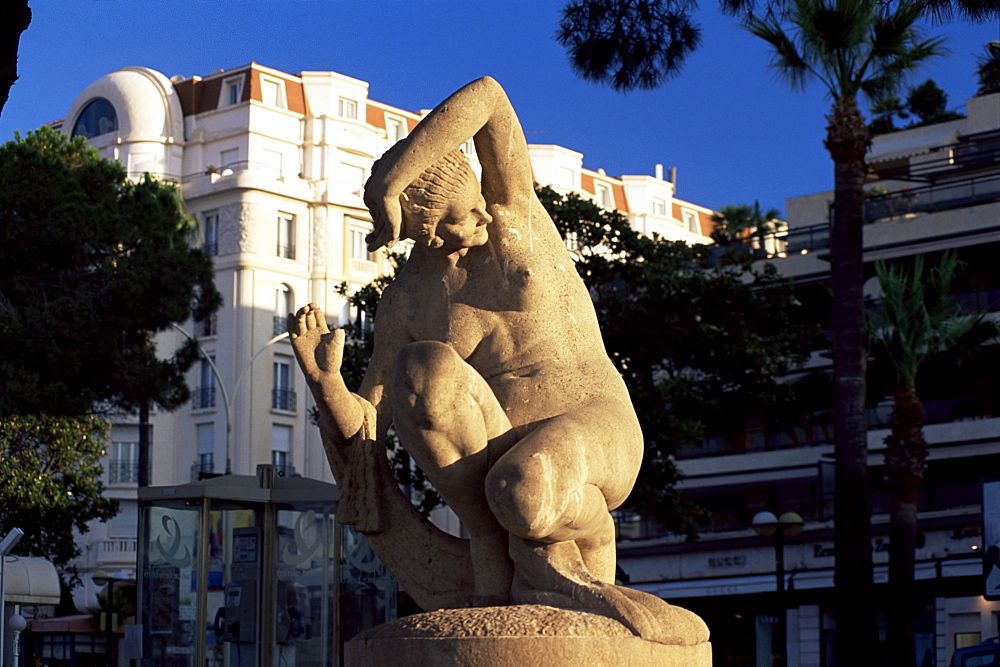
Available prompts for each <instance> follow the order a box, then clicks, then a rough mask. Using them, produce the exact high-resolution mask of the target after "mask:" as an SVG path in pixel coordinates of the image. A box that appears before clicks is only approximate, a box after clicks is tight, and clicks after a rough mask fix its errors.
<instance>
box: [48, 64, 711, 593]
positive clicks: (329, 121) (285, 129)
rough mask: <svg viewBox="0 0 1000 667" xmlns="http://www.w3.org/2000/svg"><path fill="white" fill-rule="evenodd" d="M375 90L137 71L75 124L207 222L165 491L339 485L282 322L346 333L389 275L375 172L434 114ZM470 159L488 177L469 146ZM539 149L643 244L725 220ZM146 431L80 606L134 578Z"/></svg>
mask: <svg viewBox="0 0 1000 667" xmlns="http://www.w3.org/2000/svg"><path fill="white" fill-rule="evenodd" d="M368 89H369V86H368V83H366V82H364V81H360V80H357V79H353V78H351V77H348V76H345V75H342V74H338V73H336V72H300V73H298V74H294V75H293V74H289V73H286V72H281V71H278V70H274V69H271V68H268V67H265V66H263V65H259V64H257V63H251V64H249V65H246V66H242V67H237V68H233V69H229V70H219V71H216V72H213V73H212V74H210V75H208V76H205V77H198V76H194V77H187V78H185V77H173V78H171V79H168V78H167V77H166V76H164V75H162V74H160V73H159V72H156V71H153V70H151V69H148V68H143V67H125V68H122V69H120V70H118V71H115V72H112V73H110V74H108V75H106V76H104V77H101V78H100V79H98V80H97V81H94V82H93V83H91V84H90V85H89V86H87V87H86V88H85V89H84V90H83V91H82V92H81V93H80V95H79V96H78V97H77V98H76V100H75V101H74V103H73V105H72V106H71V108H70V109H69V111H68V112H67V114H66V119H65V120H64V121H62V123H61V129H62V131H64V132H66V133H68V134H71V135H82V136H84V137H86V138H87V139H88V141H89V142H90V143H91V144H92V145H93V146H95V147H96V148H97V150H98V151H99V152H100V153H101V155H102V156H104V157H107V158H111V159H115V160H118V161H120V162H121V163H122V164H123V165H125V166H126V169H127V171H128V174H129V177H131V178H138V177H140V176H141V175H142V174H143V173H146V172H148V173H150V174H152V175H153V176H155V177H157V178H161V179H166V180H171V181H174V182H176V183H178V184H179V187H180V190H181V193H182V195H183V199H184V205H185V208H186V210H187V211H188V212H189V213H190V214H191V215H193V216H194V217H195V218H196V219H197V221H198V223H199V237H198V238H197V239H196V242H197V243H198V244H200V245H201V246H202V247H203V248H204V249H205V251H206V252H208V253H209V254H211V255H212V256H213V259H214V262H215V272H216V286H217V287H218V289H219V291H220V292H221V293H222V295H223V299H224V305H223V307H222V308H221V309H220V310H219V311H218V313H217V315H216V316H215V317H214V318H212V320H211V321H206V322H188V323H185V324H183V325H181V326H180V327H179V328H178V329H177V330H175V331H169V332H165V333H163V334H161V335H160V336H158V338H157V345H158V346H160V347H161V348H162V349H164V350H171V349H175V348H176V347H177V346H178V345H179V344H180V343H181V342H182V341H183V339H184V337H192V338H195V339H196V340H197V341H198V344H199V346H200V347H201V349H202V350H203V353H204V358H203V359H202V360H201V361H200V363H198V364H196V366H195V367H194V368H193V369H192V371H191V372H190V374H189V382H190V387H191V388H192V390H193V397H192V401H191V403H190V405H187V406H184V407H182V408H181V409H179V410H177V411H175V412H173V413H162V412H160V413H157V412H155V411H154V414H153V415H152V418H151V422H152V424H153V430H152V442H153V444H152V450H151V462H152V471H151V484H152V485H154V486H163V485H173V484H180V483H185V482H190V481H193V480H196V479H199V478H200V477H205V476H210V475H218V474H225V473H233V474H242V475H247V474H254V472H255V470H256V467H257V466H258V465H260V464H273V465H275V466H277V469H278V471H279V474H283V475H287V476H293V475H299V476H302V477H306V478H312V479H317V480H322V481H333V480H332V477H331V474H330V471H329V467H328V465H327V462H326V457H325V454H324V452H323V447H322V444H321V443H320V438H319V432H318V429H316V427H315V426H314V425H313V424H312V422H311V421H310V418H309V414H310V408H311V406H312V398H311V396H310V395H309V392H308V390H307V389H306V387H305V386H304V382H303V381H302V379H301V377H300V376H299V375H298V371H297V369H296V365H295V362H294V358H293V355H292V350H291V346H290V344H289V342H288V341H287V339H286V338H285V337H284V335H285V317H286V315H287V314H288V313H289V312H293V311H294V310H295V309H296V308H298V307H299V306H301V305H303V304H305V303H308V302H315V303H317V304H319V305H320V306H321V307H322V308H323V309H324V311H325V312H326V314H327V317H328V318H329V319H330V320H332V323H333V324H337V325H343V324H345V323H347V322H348V321H350V317H351V314H350V312H349V308H348V304H347V301H346V299H345V297H344V296H343V294H342V290H341V289H340V286H341V285H346V290H347V293H350V292H351V291H353V290H355V289H357V288H358V287H360V286H362V285H365V284H367V283H369V282H370V281H371V280H372V279H373V278H375V277H376V276H377V275H379V274H380V273H382V272H384V271H385V270H387V268H388V263H387V261H386V256H385V254H384V252H383V251H379V252H376V253H369V252H368V251H367V249H366V247H365V242H364V238H365V236H366V234H367V233H368V232H369V231H370V230H371V219H370V217H369V214H368V211H367V209H366V207H365V206H364V204H363V202H362V191H363V187H364V183H365V180H366V179H367V177H368V175H369V173H370V170H371V166H372V163H373V162H374V160H375V159H376V158H378V157H379V156H380V155H381V154H382V153H383V152H384V151H385V150H386V149H387V148H388V147H389V146H391V145H392V144H393V143H395V142H396V141H398V140H399V139H402V138H403V137H405V136H407V134H408V133H409V132H410V131H411V130H412V129H413V128H414V126H415V125H416V124H417V123H418V122H419V121H420V118H421V114H420V113H414V112H410V111H406V110H403V109H399V108H396V107H393V106H390V105H387V104H384V103H382V102H379V101H376V100H373V99H371V98H370V97H369V94H368V93H369V90H368ZM462 148H463V150H464V151H465V152H466V153H467V154H468V155H469V156H470V159H471V160H472V163H473V168H474V169H475V170H477V171H478V163H477V161H476V156H475V150H474V146H473V145H472V142H471V141H469V142H467V144H466V145H465V146H463V147H462ZM530 155H531V160H532V164H533V167H534V170H535V177H536V180H537V181H538V182H539V183H540V184H550V185H552V186H553V187H554V188H555V189H556V190H558V191H560V192H562V193H567V192H576V193H578V194H580V195H581V196H584V197H590V198H593V199H594V200H595V201H597V203H599V204H600V205H602V206H604V207H606V208H609V209H612V208H613V209H617V210H620V211H622V212H624V213H625V214H626V215H627V216H628V217H629V219H630V221H631V222H632V224H634V225H635V226H636V228H637V229H639V230H640V231H642V232H645V233H649V234H652V233H657V234H659V235H661V236H664V237H666V238H670V239H679V240H685V241H689V242H708V240H709V239H708V238H707V235H708V233H709V231H710V229H711V220H710V216H711V213H712V212H711V211H710V210H709V209H707V208H705V207H702V206H698V205H695V204H692V203H689V202H685V201H681V200H679V199H677V198H676V197H675V196H674V195H675V192H674V184H673V182H671V181H672V179H671V180H667V179H665V178H664V174H663V168H662V166H660V165H657V166H656V168H655V170H654V174H653V175H651V176H640V175H637V176H623V177H621V178H612V177H610V176H608V175H606V174H605V173H604V172H603V171H600V170H598V171H592V170H589V169H586V168H584V167H583V154H582V153H579V152H576V151H573V150H570V149H567V148H564V147H561V146H553V145H534V146H530ZM138 432H139V429H138V424H137V423H136V422H135V419H134V418H133V417H122V418H121V419H120V420H119V421H118V423H116V425H115V428H114V430H113V435H112V442H111V444H110V447H109V451H108V460H107V461H106V465H105V469H106V475H107V479H106V480H105V481H106V483H107V488H108V495H109V496H111V497H115V498H118V499H119V500H120V501H122V511H121V513H120V514H119V515H118V516H117V517H116V518H115V519H113V520H112V521H111V522H109V523H108V524H100V523H95V524H94V525H93V526H92V529H91V532H90V533H89V534H88V535H87V536H86V538H85V539H86V549H85V555H84V558H83V562H81V563H80V568H81V575H82V579H83V581H84V584H85V585H84V586H83V587H81V588H80V589H79V594H78V598H79V599H80V601H81V603H82V601H83V600H85V599H92V596H93V593H94V590H93V588H94V587H93V584H92V582H91V581H90V577H89V576H87V573H88V572H92V571H94V570H96V569H103V570H106V571H123V572H125V573H126V574H132V573H134V571H135V560H136V529H135V527H136V520H137V513H136V503H135V499H136V483H137V480H138V476H137V475H138V473H137V464H138V442H139V437H138Z"/></svg>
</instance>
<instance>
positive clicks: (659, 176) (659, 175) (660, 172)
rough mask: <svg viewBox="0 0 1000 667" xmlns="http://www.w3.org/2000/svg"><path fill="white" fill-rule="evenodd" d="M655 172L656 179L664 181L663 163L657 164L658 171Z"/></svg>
mask: <svg viewBox="0 0 1000 667" xmlns="http://www.w3.org/2000/svg"><path fill="white" fill-rule="evenodd" d="M654 173H655V174H656V180H658V181H662V180H663V165H662V164H657V165H656V171H655V172H654Z"/></svg>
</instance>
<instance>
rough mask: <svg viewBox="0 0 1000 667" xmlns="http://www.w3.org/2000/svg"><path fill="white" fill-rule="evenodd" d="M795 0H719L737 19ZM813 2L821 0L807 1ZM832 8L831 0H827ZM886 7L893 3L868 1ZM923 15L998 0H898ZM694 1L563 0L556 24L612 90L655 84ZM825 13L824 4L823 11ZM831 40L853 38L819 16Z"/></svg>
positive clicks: (692, 31) (971, 17) (579, 61)
mask: <svg viewBox="0 0 1000 667" xmlns="http://www.w3.org/2000/svg"><path fill="white" fill-rule="evenodd" d="M794 3H795V0H719V4H718V8H719V11H721V12H722V13H724V14H726V15H729V16H735V17H738V18H740V19H741V20H748V19H750V20H756V19H760V18H761V17H765V18H768V17H776V16H780V15H782V14H784V13H785V12H787V11H788V10H789V9H791V8H792V7H793V5H794ZM813 4H816V5H817V6H819V5H820V4H821V3H813ZM827 4H828V7H831V6H832V5H833V4H834V3H827ZM875 4H879V5H881V6H884V7H888V6H889V5H890V4H892V3H881V2H879V3H875ZM896 4H898V5H908V6H910V7H912V8H918V9H919V11H921V12H922V13H923V14H924V15H925V16H926V17H927V18H928V19H930V20H932V21H937V22H944V21H948V20H951V19H953V18H959V19H963V20H968V21H976V22H981V21H986V20H989V19H993V18H997V17H1000V0H929V1H927V2H920V3H917V2H897V3H896ZM698 8H699V7H698V2H697V0H568V2H566V4H565V5H564V6H563V10H562V16H561V18H560V21H559V25H558V28H557V30H556V39H557V41H558V42H559V43H560V44H562V46H564V47H565V48H566V51H567V53H568V55H569V59H570V64H571V66H572V67H573V69H574V71H576V72H577V74H579V75H580V76H581V77H582V78H584V79H585V80H587V81H592V82H595V83H602V84H606V85H608V86H610V87H611V88H612V89H613V90H616V91H618V92H627V91H629V90H636V89H651V88H657V87H659V86H661V85H663V84H664V83H666V81H668V80H669V79H671V78H672V77H674V76H677V75H678V74H679V73H680V70H681V69H682V67H683V66H684V63H685V61H686V59H687V57H688V56H689V55H690V54H691V53H692V52H694V51H695V50H696V49H697V48H698V46H699V45H700V43H701V29H700V28H699V26H698V24H697V23H696V22H695V20H694V14H695V12H696V11H697V10H698ZM823 11H824V12H826V10H825V9H824V10H823ZM818 18H819V19H820V20H821V21H822V23H823V24H824V25H825V26H826V32H827V33H828V36H829V37H831V38H833V39H842V38H843V39H851V38H856V34H855V35H852V33H851V31H850V24H845V23H842V22H840V18H841V17H838V16H837V15H836V14H835V13H833V12H830V13H824V14H823V15H821V16H819V17H818Z"/></svg>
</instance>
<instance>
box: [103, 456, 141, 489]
mask: <svg viewBox="0 0 1000 667" xmlns="http://www.w3.org/2000/svg"><path fill="white" fill-rule="evenodd" d="M138 483H139V462H138V461H118V460H112V461H111V462H110V463H108V484H138Z"/></svg>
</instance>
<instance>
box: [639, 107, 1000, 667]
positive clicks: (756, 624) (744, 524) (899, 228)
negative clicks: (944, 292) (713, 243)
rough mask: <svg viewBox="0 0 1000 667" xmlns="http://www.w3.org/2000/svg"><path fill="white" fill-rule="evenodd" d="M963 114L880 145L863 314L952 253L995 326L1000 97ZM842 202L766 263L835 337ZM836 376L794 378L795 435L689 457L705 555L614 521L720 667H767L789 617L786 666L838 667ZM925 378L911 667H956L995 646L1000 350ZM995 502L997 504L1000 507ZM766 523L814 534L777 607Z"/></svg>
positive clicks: (876, 527) (806, 200)
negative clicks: (986, 577)
mask: <svg viewBox="0 0 1000 667" xmlns="http://www.w3.org/2000/svg"><path fill="white" fill-rule="evenodd" d="M966 108H967V114H968V117H967V118H965V119H961V120H954V121H949V122H945V123H940V124H935V125H929V126H926V127H917V128H912V129H907V130H903V131H898V132H893V133H890V134H886V135H883V136H879V137H876V138H875V141H874V145H873V146H872V148H871V151H870V154H869V156H868V164H869V167H870V170H871V178H870V179H869V183H868V184H867V185H866V188H867V190H868V197H867V198H866V214H865V215H866V225H865V228H864V248H865V251H864V259H865V271H866V278H867V282H866V283H865V293H866V295H867V296H868V297H869V298H872V299H874V298H876V297H877V295H878V293H879V289H878V280H877V278H876V277H875V272H874V262H875V261H876V260H878V259H884V260H886V261H887V262H890V263H893V262H896V263H903V264H906V263H908V262H912V259H913V258H914V257H915V256H917V255H921V254H927V255H929V256H930V257H931V258H932V259H931V260H929V261H933V257H934V256H940V254H941V253H942V252H944V251H946V250H954V251H955V252H956V253H957V254H958V256H959V259H960V261H962V262H964V273H963V278H962V280H961V283H960V284H959V285H958V286H957V292H956V294H955V296H956V298H957V299H958V300H959V301H960V302H961V303H962V304H963V305H965V306H966V307H968V308H970V309H977V310H988V311H990V312H993V313H995V312H996V311H997V310H1000V270H998V265H997V262H996V260H995V257H996V253H997V251H998V250H1000V93H993V94H987V95H980V96H977V97H974V98H972V99H970V100H968V103H967V106H966ZM832 198H833V194H832V192H822V193H815V194H811V195H807V196H802V197H795V198H792V199H790V200H788V202H787V218H788V225H789V229H788V232H787V235H782V236H779V237H777V238H775V239H769V241H768V244H765V245H767V247H770V248H773V249H775V250H776V252H774V253H773V256H772V257H771V258H770V260H769V261H772V262H774V263H775V264H776V265H777V267H778V269H779V271H781V273H783V274H784V275H785V276H787V277H789V278H791V279H792V280H793V281H794V282H795V283H796V285H797V289H798V291H799V296H800V300H801V301H802V302H803V303H805V304H806V305H807V307H808V308H810V312H813V313H815V315H816V317H817V319H818V320H819V321H820V322H824V323H825V324H827V325H828V323H829V314H828V313H829V304H830V291H829V249H828V239H829V219H830V204H831V201H832ZM829 370H830V359H829V356H828V354H825V353H824V351H821V350H820V351H817V353H816V354H814V355H813V359H812V361H811V362H810V364H809V365H808V367H807V368H806V369H804V370H803V373H802V374H801V377H800V378H798V379H803V378H806V377H808V378H810V380H809V382H804V383H802V384H800V385H799V389H798V392H799V397H800V400H801V402H802V410H801V411H800V413H799V414H797V415H795V416H794V417H790V416H789V415H788V414H785V415H781V416H778V415H765V414H753V415H748V416H747V418H746V420H745V427H744V428H743V429H742V430H741V431H740V432H737V433H715V434H713V435H712V437H710V438H708V439H706V441H705V442H704V444H703V446H702V447H701V449H700V450H698V451H690V452H683V453H681V454H679V455H678V458H679V459H680V460H679V461H678V463H679V466H680V468H681V470H682V471H683V473H684V474H685V475H686V479H684V480H683V482H682V486H683V487H684V488H685V489H686V490H687V492H688V493H689V494H690V495H691V496H692V497H693V498H694V499H696V500H698V501H699V502H700V503H702V504H703V505H704V506H705V507H707V508H708V509H709V510H711V511H712V519H711V523H710V525H709V526H708V527H707V530H706V531H705V532H704V534H703V535H702V536H701V538H700V539H699V540H698V541H697V542H695V543H685V542H684V541H683V540H682V539H679V538H673V537H656V536H654V535H652V534H650V532H649V531H648V530H646V529H645V528H644V526H643V524H642V522H641V521H640V520H639V519H638V518H637V517H620V519H621V520H620V522H619V527H620V537H621V540H620V542H619V564H620V566H621V567H622V568H623V570H624V571H625V573H626V574H627V575H628V576H629V580H630V583H631V585H633V586H635V587H637V588H640V589H642V590H645V591H648V592H650V593H655V594H657V595H660V596H661V597H664V598H666V599H668V600H670V601H672V602H676V603H678V604H681V605H682V606H688V607H690V608H691V609H694V610H696V611H698V612H699V613H701V614H702V615H703V617H704V618H705V619H706V621H707V622H708V624H709V627H711V628H712V634H713V638H712V642H713V649H714V653H715V656H716V661H717V664H739V665H765V664H766V665H770V664H771V641H772V637H774V636H775V634H776V633H777V632H779V626H778V621H779V619H780V618H781V616H782V614H783V612H782V611H781V609H783V608H787V617H786V619H787V622H786V625H785V628H786V629H787V656H788V664H789V665H799V666H801V667H820V666H824V667H829V666H830V665H832V664H833V663H832V662H831V653H830V651H831V647H832V639H833V637H834V636H835V633H836V621H835V618H834V616H833V613H832V611H833V597H832V589H833V567H834V559H833V519H834V517H833V491H834V489H833V479H834V476H833V463H834V458H833V457H834V450H833V439H832V437H833V433H832V422H831V419H832V416H831V411H830V406H831V394H830V385H829V384H828V383H829V375H828V373H829ZM824 372H825V373H824ZM921 373H922V375H921V377H920V379H919V383H920V386H919V391H920V395H921V399H922V401H923V403H924V409H925V411H926V415H927V422H928V423H927V426H926V427H925V435H926V438H927V441H928V442H929V443H930V447H931V451H930V457H929V461H928V468H927V472H926V475H925V481H924V484H923V489H922V492H921V498H920V514H919V528H918V530H919V536H918V540H917V551H916V558H917V566H916V568H917V569H916V579H917V582H916V586H917V591H918V596H919V600H920V605H919V608H918V610H917V643H918V645H917V660H918V663H919V664H937V665H945V664H948V660H949V658H950V656H951V654H952V652H953V651H954V650H955V649H957V648H960V647H962V646H966V645H970V644H976V643H979V642H980V641H981V640H985V639H987V638H989V637H994V636H996V635H997V634H998V630H997V628H998V621H1000V604H998V603H997V602H995V601H991V600H987V599H986V598H985V597H984V593H985V592H986V591H985V588H984V581H983V557H982V555H983V552H984V551H985V550H986V549H987V548H989V547H990V546H991V545H992V544H993V543H994V542H995V541H996V539H997V537H998V536H997V534H996V531H997V527H996V526H993V525H991V524H992V523H995V522H988V523H987V525H986V531H987V537H986V538H985V541H984V535H983V529H984V526H983V518H982V514H981V513H982V512H983V511H984V510H983V503H982V500H981V495H982V493H983V491H982V488H983V481H984V480H988V479H989V478H991V477H994V476H997V475H998V473H1000V349H997V346H996V345H987V346H985V349H983V350H981V351H980V353H979V354H978V355H977V357H976V362H975V363H974V364H966V365H955V364H954V363H953V362H935V361H934V360H930V361H929V362H928V363H927V364H926V365H925V367H924V368H923V369H922V371H921ZM824 378H826V379H824ZM810 382H811V384H810ZM824 383H826V384H824ZM886 396H887V392H886V394H885V395H883V394H882V393H881V392H880V387H879V385H878V384H877V383H870V385H869V410H868V421H869V429H870V430H869V433H868V445H869V452H870V453H869V457H868V463H869V466H870V470H871V484H872V489H873V497H872V501H873V506H872V521H873V543H872V548H873V554H874V560H875V577H876V585H877V586H879V587H880V588H879V590H880V591H881V590H882V589H883V588H884V586H881V585H882V584H884V583H885V582H886V580H887V558H888V553H887V547H888V493H887V491H886V485H885V482H884V464H883V452H884V444H883V440H884V438H885V436H886V435H887V433H888V430H887V418H888V415H889V411H890V410H891V407H892V404H891V400H889V399H888V398H886ZM995 494H996V491H993V492H992V495H987V501H988V502H989V501H992V502H995V501H996V498H995ZM763 511H768V512H771V513H772V514H773V515H778V516H780V515H782V514H783V513H785V512H789V511H793V512H796V513H798V514H799V515H800V516H801V517H802V518H803V520H804V526H803V527H802V528H803V530H802V532H801V534H799V535H796V536H791V535H790V536H788V537H786V538H785V539H784V545H783V551H782V552H781V553H782V554H783V563H782V565H783V569H784V576H783V577H782V580H783V588H784V594H783V595H781V596H780V598H779V594H778V593H777V590H778V579H777V560H778V555H779V553H778V552H777V551H776V549H777V548H778V546H777V545H776V542H775V538H774V537H771V536H760V535H758V534H757V533H756V532H755V531H754V530H753V528H752V522H753V520H754V517H755V516H756V515H757V514H758V513H759V512H763ZM993 588H994V589H995V586H994V587H993ZM995 593H996V591H995V590H994V591H993V592H991V594H990V596H989V597H991V598H992V597H993V595H995ZM878 596H879V597H882V598H883V599H884V592H883V593H880V594H878ZM879 614H880V618H881V617H882V610H879ZM779 636H780V635H779ZM921 661H924V662H921Z"/></svg>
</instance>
